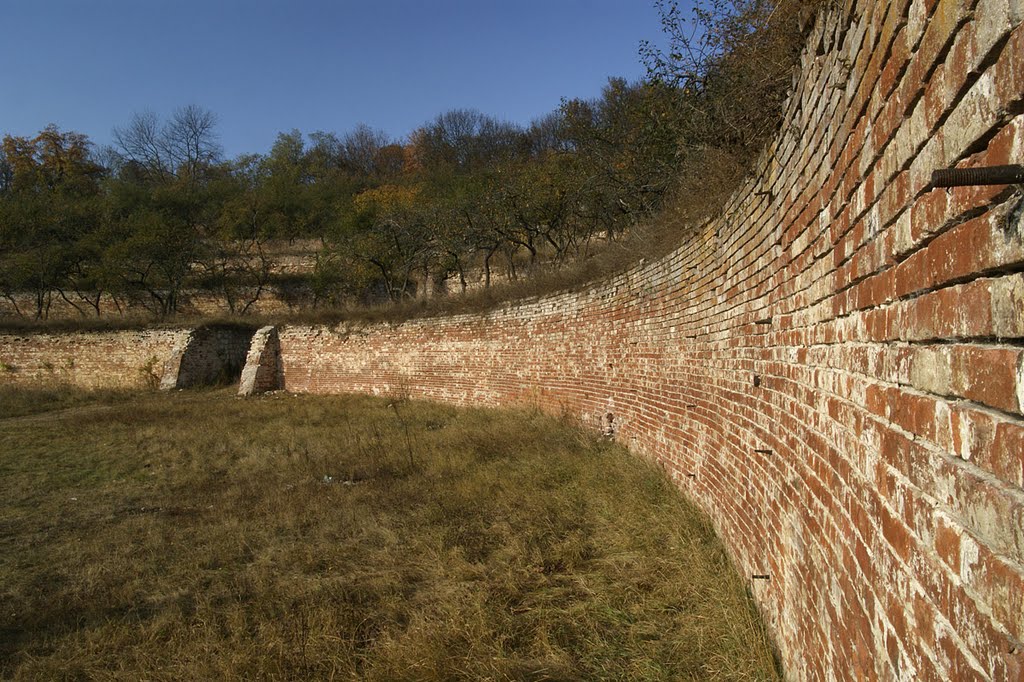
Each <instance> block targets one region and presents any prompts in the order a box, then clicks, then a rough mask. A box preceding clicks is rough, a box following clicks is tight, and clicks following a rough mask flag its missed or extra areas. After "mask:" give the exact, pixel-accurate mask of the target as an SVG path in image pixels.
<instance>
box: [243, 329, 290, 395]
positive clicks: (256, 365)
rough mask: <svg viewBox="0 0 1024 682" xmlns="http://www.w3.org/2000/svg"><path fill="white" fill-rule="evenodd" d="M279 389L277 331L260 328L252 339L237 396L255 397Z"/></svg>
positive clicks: (279, 368) (279, 353) (280, 381)
mask: <svg viewBox="0 0 1024 682" xmlns="http://www.w3.org/2000/svg"><path fill="white" fill-rule="evenodd" d="M279 388H283V385H282V377H281V346H280V344H279V343H278V340H277V329H275V328H274V327H262V328H261V329H258V330H256V333H255V334H254V335H253V337H252V343H251V344H250V346H249V353H248V355H246V358H245V367H244V368H243V369H242V378H241V381H239V384H238V395H255V394H257V393H265V392H267V391H273V390H275V389H279Z"/></svg>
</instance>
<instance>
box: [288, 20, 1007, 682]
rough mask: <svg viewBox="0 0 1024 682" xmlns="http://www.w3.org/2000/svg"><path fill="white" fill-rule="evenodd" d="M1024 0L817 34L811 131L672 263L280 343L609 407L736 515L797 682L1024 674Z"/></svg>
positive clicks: (539, 400)
mask: <svg viewBox="0 0 1024 682" xmlns="http://www.w3.org/2000/svg"><path fill="white" fill-rule="evenodd" d="M1022 14H1024V9H1022V6H1021V0H981V1H980V2H977V3H971V2H969V1H966V0H949V1H941V2H938V3H936V2H934V1H931V0H929V1H928V2H914V3H912V4H908V3H907V2H905V1H894V2H891V3H887V2H881V1H879V2H870V1H867V0H865V1H862V2H855V3H854V4H853V5H852V6H851V5H850V4H849V3H848V4H847V5H846V7H845V8H833V9H830V10H829V11H828V13H827V14H825V15H823V16H820V17H819V18H818V20H817V21H816V23H815V25H814V27H813V29H812V34H811V36H810V40H809V43H808V48H807V51H806V53H805V55H804V56H803V66H802V71H801V76H800V77H799V78H798V79H797V80H796V82H795V94H794V96H793V98H792V100H791V102H790V104H789V110H788V117H787V122H786V124H785V125H784V127H783V130H782V131H781V133H780V135H779V137H778V139H777V141H776V143H774V144H773V145H772V147H771V149H770V150H768V151H767V152H766V154H765V155H764V157H763V160H762V162H761V164H760V170H759V172H758V173H757V174H756V175H757V179H756V180H752V181H751V182H750V183H748V184H747V185H746V186H745V187H743V188H742V190H741V191H739V192H738V193H737V194H736V195H735V197H734V199H733V200H732V202H731V203H730V204H729V205H728V206H727V207H726V210H725V211H724V213H723V214H722V216H721V217H720V218H719V219H717V220H716V221H714V222H713V223H712V224H710V225H708V226H707V227H706V228H705V229H703V230H702V231H701V232H700V233H699V234H698V235H696V236H694V237H692V238H691V239H690V240H689V241H687V242H686V243H685V244H683V245H682V246H681V247H680V248H679V249H678V251H676V252H675V253H673V254H672V255H671V256H669V257H667V258H665V259H664V260H661V261H659V262H656V263H651V264H645V265H640V266H638V267H636V268H634V269H633V270H631V271H630V272H628V273H627V274H625V275H623V276H620V277H618V278H615V279H613V280H611V281H608V282H606V283H603V284H601V285H598V286H596V287H595V288H593V289H591V290H589V291H585V292H581V293H572V294H564V295H558V296H553V297H548V298H544V299H540V300H536V301H533V302H529V303H525V304H522V305H518V306H512V307H507V308H505V309H502V310H499V311H497V312H493V313H490V314H487V315H473V316H460V317H452V318H445V319H433V320H421V321H414V322H410V323H406V324H402V325H399V326H395V327H392V326H374V327H369V328H365V329H340V330H339V329H335V330H330V329H324V328H311V327H286V328H282V329H280V330H279V344H280V362H281V367H280V371H281V374H282V375H283V380H284V385H285V388H287V389H288V390H292V391H312V392H338V391H367V392H377V393H380V392H395V391H401V392H408V393H410V394H412V395H414V396H418V397H426V398H433V399H439V400H445V401H450V402H454V403H461V404H487V405H497V404H507V403H512V402H529V403H534V404H537V405H540V406H542V407H543V408H545V409H548V410H553V411H560V410H566V411H568V412H571V413H575V414H580V415H583V416H584V417H585V418H586V419H588V420H590V421H591V422H592V423H594V425H595V426H597V427H599V428H602V429H605V430H607V431H613V432H614V434H615V436H616V438H618V439H620V440H621V441H623V442H624V443H627V444H629V445H630V446H631V447H632V448H634V449H635V450H636V451H637V452H639V453H642V454H644V455H647V456H649V457H651V458H654V459H656V460H658V461H660V462H662V463H663V464H664V466H665V467H666V468H667V469H668V471H669V472H671V474H672V476H673V477H674V478H675V479H676V480H677V481H678V483H679V485H680V487H681V488H682V489H683V490H684V491H685V492H686V493H687V494H688V495H689V496H690V497H691V498H693V499H694V500H696V501H697V502H698V503H700V504H701V505H702V506H703V507H704V508H705V509H706V510H707V511H708V512H709V513H710V514H711V515H712V517H713V519H714V521H715V523H716V525H717V528H718V530H719V532H720V534H721V536H722V537H723V538H724V540H725V542H726V543H727V545H728V546H729V547H730V549H731V551H732V553H733V556H734V558H735V561H736V563H737V565H738V566H739V568H740V570H741V571H742V572H744V573H746V574H748V575H753V574H767V575H769V576H770V579H769V580H761V579H751V589H752V591H753V593H754V594H755V596H756V599H757V601H758V602H759V603H760V605H761V606H762V608H763V610H764V612H765V615H766V618H767V620H768V621H769V622H770V624H771V625H772V627H773V628H774V630H775V634H776V638H777V642H778V644H779V647H780V649H781V652H782V657H783V661H784V665H785V668H786V671H787V674H788V675H789V676H790V677H792V678H794V679H829V678H857V677H860V678H881V679H921V680H929V679H936V680H938V679H956V680H970V679H1014V680H1015V679H1020V676H1021V674H1022V672H1021V665H1022V663H1021V659H1022V656H1024V653H1022V651H1021V644H1020V640H1021V638H1022V637H1024V573H1022V562H1024V491H1022V488H1021V486H1022V475H1024V472H1022V462H1024V419H1022V411H1021V410H1022V405H1021V403H1022V401H1024V374H1022V353H1024V274H1022V273H1024V242H1022V233H1024V225H1022V217H1021V213H1022V208H1021V206H1022V205H1021V203H1020V195H1019V194H1015V193H1014V191H1013V188H1007V187H1005V186H1003V187H990V188H964V189H954V190H948V191H947V190H943V189H931V188H929V186H928V182H929V178H930V173H931V171H932V170H933V169H936V168H943V167H949V166H953V165H959V166H976V165H995V164H1004V163H1020V162H1022V161H1024V133H1022V127H1024V117H1022V116H1021V112H1022V111H1024V107H1022V93H1024V29H1022V27H1021V26H1019V25H1018V24H1019V22H1020V20H1021V15H1022Z"/></svg>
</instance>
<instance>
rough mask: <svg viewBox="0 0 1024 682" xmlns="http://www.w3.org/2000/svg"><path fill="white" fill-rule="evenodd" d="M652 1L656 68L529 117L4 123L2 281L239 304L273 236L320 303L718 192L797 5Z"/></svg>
mask: <svg viewBox="0 0 1024 682" xmlns="http://www.w3.org/2000/svg"><path fill="white" fill-rule="evenodd" d="M657 4H658V9H659V11H660V13H661V17H662V23H663V27H664V29H665V33H666V35H667V37H668V39H669V47H668V49H667V50H665V51H661V50H658V49H655V48H653V47H651V46H650V45H644V46H642V47H641V55H642V58H643V59H644V62H645V64H646V65H647V67H648V76H647V78H645V79H643V80H641V81H639V82H633V83H630V82H627V81H625V80H623V79H621V78H610V79H609V80H608V83H607V85H606V86H605V87H604V89H603V90H602V92H601V93H600V95H599V96H598V97H596V98H593V99H589V100H582V99H573V100H563V101H562V103H561V105H560V106H559V107H558V108H557V109H556V110H554V111H552V112H551V113H549V114H547V115H546V116H543V117H541V118H539V119H537V120H536V121H534V122H533V123H531V124H530V125H529V126H519V125H516V124H513V123H509V122H507V121H502V120H500V119H498V118H495V117H492V116H489V115H486V114H483V113H480V112H478V111H475V110H469V109H452V110H450V111H446V112H444V113H441V114H439V115H437V116H436V117H434V118H433V119H431V120H430V121H428V122H426V123H425V124H423V125H422V126H420V127H419V128H417V129H416V130H414V131H413V132H412V133H411V134H410V135H409V136H408V138H406V139H402V140H396V139H391V138H389V137H388V136H387V135H385V134H384V133H382V132H380V131H378V130H375V129H373V128H372V127H370V126H368V125H364V124H360V125H358V126H357V127H356V128H354V129H353V130H351V131H348V132H344V133H335V132H325V131H317V132H312V133H309V134H303V133H302V132H300V131H298V130H292V131H289V132H282V133H280V134H279V135H278V136H277V139H276V141H275V143H274V145H273V146H272V147H271V149H270V150H269V151H268V152H266V153H263V154H243V155H240V156H238V157H236V158H233V159H227V158H224V156H223V154H222V152H221V150H220V147H219V145H218V143H217V130H216V125H217V118H216V115H215V114H214V113H213V112H211V111H208V110H206V109H204V108H202V107H200V106H196V105H190V106H186V107H183V108H181V109H178V110H177V111H175V112H173V114H172V115H171V116H169V117H168V118H166V119H165V120H161V119H160V118H159V117H158V116H157V115H155V114H153V113H142V114H135V115H133V116H131V117H130V119H129V120H128V121H127V123H125V124H123V125H120V126H118V127H115V128H114V135H113V144H111V145H109V146H106V147H103V148H96V147H95V146H94V145H92V144H91V143H90V141H89V140H88V138H87V137H86V136H85V135H82V134H80V133H76V132H74V131H62V130H60V129H58V128H57V127H55V126H52V125H51V126H47V127H45V128H44V129H42V130H41V131H40V132H39V134H38V135H36V136H35V137H31V138H27V137H16V136H12V135H4V137H3V141H2V145H0V296H3V297H5V298H7V299H8V300H9V301H10V302H11V303H12V304H14V305H15V306H16V307H17V305H18V304H17V301H18V300H19V298H20V300H21V301H22V304H21V307H18V308H17V309H18V312H19V314H21V315H22V316H24V317H31V318H35V319H45V318H46V317H47V315H48V311H49V308H50V305H51V302H52V301H53V300H54V297H60V298H62V299H63V300H65V301H66V302H67V303H68V304H70V305H72V306H74V307H75V308H76V309H78V310H79V311H80V312H81V313H82V315H83V316H99V315H100V313H101V309H102V305H101V302H102V300H103V298H104V297H108V298H109V299H111V300H113V301H114V303H115V304H116V305H117V306H118V307H129V306H136V307H138V306H143V307H145V308H147V309H149V310H150V311H151V312H152V313H154V314H155V315H157V316H160V317H167V316H170V315H173V314H175V313H176V312H177V311H178V307H179V304H180V302H181V300H182V296H183V294H184V293H185V292H186V291H187V290H188V289H190V288H202V289H205V290H208V291H213V292H217V293H218V294H219V295H220V296H222V297H223V301H224V304H225V307H226V308H227V309H228V310H229V311H231V312H233V313H239V314H244V313H246V312H248V311H249V310H250V308H251V306H252V305H253V303H255V302H256V301H257V300H258V299H259V297H260V295H261V294H262V292H263V291H265V290H266V289H267V288H268V287H272V286H283V285H285V284H286V282H284V281H282V275H279V274H275V269H274V263H273V254H272V253H271V252H269V251H268V249H267V246H268V243H269V242H271V241H272V240H288V241H292V240H296V239H314V240H318V243H319V245H320V246H319V249H318V251H317V254H316V263H315V266H314V268H313V271H312V272H311V273H309V274H308V276H305V277H304V278H302V282H301V283H300V285H301V287H302V288H303V289H304V290H305V292H306V293H307V295H308V299H309V302H310V304H311V305H313V306H318V305H331V306H338V305H342V304H350V303H353V302H358V303H374V302H378V301H400V300H402V299H403V298H408V297H416V296H423V295H424V294H425V293H426V292H427V291H429V290H430V289H436V288H438V287H439V285H441V283H442V282H447V283H448V284H449V286H451V287H452V288H454V289H456V290H459V289H461V290H462V291H465V290H466V288H467V287H468V286H469V285H470V280H471V279H473V280H476V279H477V278H479V279H480V280H482V283H483V285H484V286H490V285H491V283H492V273H493V272H494V271H495V268H500V270H501V272H502V274H503V276H505V277H508V278H510V279H516V278H517V277H519V276H521V275H522V274H523V273H524V272H531V271H534V270H535V269H537V268H538V267H539V266H545V267H564V266H566V265H567V264H570V263H574V262H578V261H580V260H582V259H585V258H587V257H588V256H589V255H591V254H592V253H593V251H594V250H595V248H596V246H597V245H598V244H607V243H610V242H615V241H618V240H622V239H624V238H626V237H627V236H628V235H630V234H631V233H633V232H635V231H636V228H637V227H638V226H639V225H642V224H645V223H648V222H650V221H651V219H652V217H653V216H655V215H656V214H657V213H658V211H659V210H662V209H663V208H664V207H665V206H666V202H670V203H672V204H673V205H675V206H676V207H677V208H678V207H679V206H684V205H686V204H687V202H689V203H690V204H693V205H696V206H701V207H706V206H707V205H708V197H719V196H720V195H722V194H723V192H727V190H728V189H729V188H730V187H731V185H730V183H731V182H732V181H733V180H735V179H736V177H738V174H739V173H741V172H742V169H745V168H746V167H747V165H748V164H749V162H750V160H751V159H752V158H753V157H754V155H756V153H757V151H758V150H759V149H760V148H761V146H762V145H763V143H764V140H765V139H767V136H768V135H769V134H770V133H771V132H772V131H773V130H774V129H775V127H776V125H777V118H778V111H779V109H780V107H781V103H782V101H783V99H784V97H785V91H786V88H787V87H788V84H789V79H790V73H791V69H792V65H793V62H794V58H795V55H796V53H797V51H798V48H799V46H800V43H801V39H800V35H801V34H800V29H801V27H800V22H799V21H798V20H797V19H798V18H799V17H800V16H801V11H800V10H801V8H804V7H805V6H806V3H805V2H801V1H800V0H792V1H791V2H790V3H789V4H786V5H785V6H784V7H785V11H782V12H780V11H779V8H776V7H775V4H774V3H772V2H768V1H767V0H736V1H734V2H729V3H726V2H719V1H717V0H715V1H714V2H712V3H711V4H710V6H702V7H700V8H698V12H697V14H696V15H695V16H694V18H693V19H692V20H691V21H694V20H695V21H696V22H697V25H698V26H699V27H701V32H700V33H699V34H693V33H689V32H687V31H688V29H687V27H688V26H692V25H693V24H692V23H690V22H688V21H686V20H685V19H684V17H683V16H682V14H681V12H680V11H679V9H678V8H677V7H676V6H675V4H674V3H657ZM694 35H697V37H696V38H694ZM709 165H714V167H713V168H709ZM709 170H710V171H711V172H708V171H709ZM709 177H710V178H712V180H711V181H709V180H708V178H709ZM723 178H726V180H723ZM676 213H680V211H678V210H677V211H676ZM681 213H682V216H683V217H684V218H693V217H694V216H693V215H690V214H688V213H687V211H685V210H684V211H682V212H681ZM287 284H289V285H291V286H294V285H295V284H296V283H295V282H288V283H287ZM26 294H31V297H30V298H31V303H30V304H27V305H26V304H25V303H24V300H25V296H26ZM16 295H17V296H16Z"/></svg>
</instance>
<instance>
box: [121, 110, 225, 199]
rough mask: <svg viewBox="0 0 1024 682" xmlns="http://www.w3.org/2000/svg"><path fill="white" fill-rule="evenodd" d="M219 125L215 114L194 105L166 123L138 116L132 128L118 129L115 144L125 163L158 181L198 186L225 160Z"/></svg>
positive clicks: (150, 115) (145, 114) (151, 116)
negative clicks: (205, 173) (173, 180)
mask: <svg viewBox="0 0 1024 682" xmlns="http://www.w3.org/2000/svg"><path fill="white" fill-rule="evenodd" d="M216 125H217V116H216V115H215V114H214V113H213V112H211V111H209V110H207V109H203V108H201V107H199V106H196V105H194V104H190V105H188V106H185V107H182V108H180V109H177V110H175V111H174V113H173V114H172V115H171V118H170V119H169V120H168V121H166V122H165V123H161V122H160V120H159V118H158V117H157V115H156V114H154V113H153V112H143V113H137V114H135V115H134V116H132V118H131V120H130V121H129V122H128V125H126V126H124V127H117V128H114V143H115V146H116V148H117V149H118V151H119V152H120V153H121V155H122V157H123V158H124V160H125V161H127V162H132V163H134V164H137V165H138V166H139V167H141V168H143V169H145V170H146V171H147V172H149V173H150V174H152V175H153V176H154V177H155V178H156V179H160V180H167V179H169V178H170V177H172V176H174V177H177V178H179V179H186V180H188V181H189V182H193V183H198V182H200V181H201V179H202V178H201V176H202V173H203V171H204V169H207V168H210V167H212V166H214V165H216V163H217V162H219V161H220V158H221V148H220V145H219V144H218V142H217V132H216Z"/></svg>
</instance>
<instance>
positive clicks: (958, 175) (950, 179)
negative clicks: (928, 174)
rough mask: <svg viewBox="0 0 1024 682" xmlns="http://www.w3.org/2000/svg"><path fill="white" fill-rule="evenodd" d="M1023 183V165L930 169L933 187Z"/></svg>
mask: <svg viewBox="0 0 1024 682" xmlns="http://www.w3.org/2000/svg"><path fill="white" fill-rule="evenodd" d="M1017 183H1024V166H1022V165H1020V164H1014V165H1010V166H988V167H986V168H940V169H939V170H935V171H932V186H934V187H967V186H970V185H1015V184H1017Z"/></svg>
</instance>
